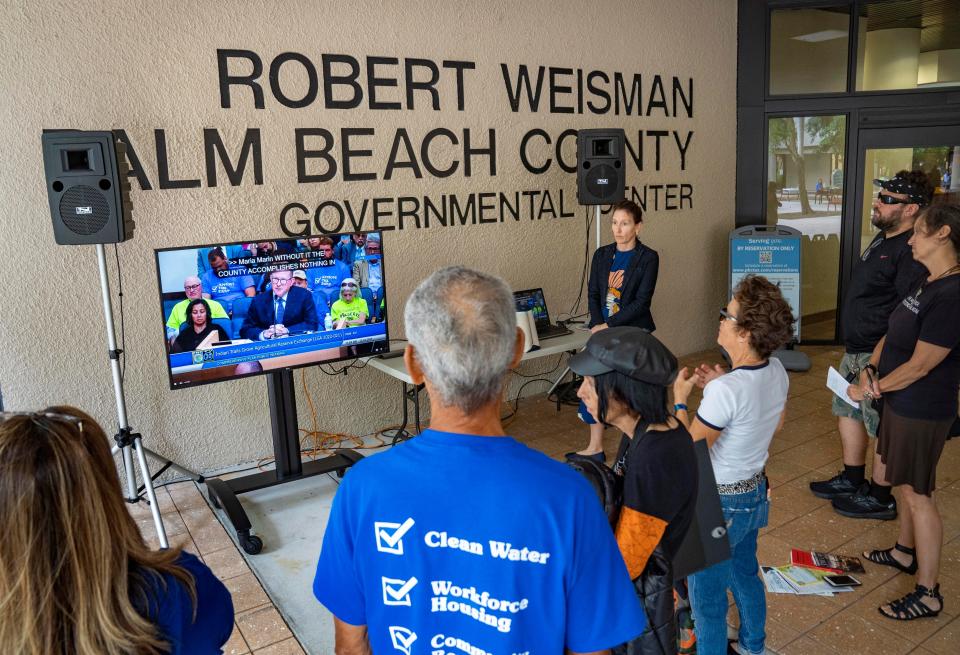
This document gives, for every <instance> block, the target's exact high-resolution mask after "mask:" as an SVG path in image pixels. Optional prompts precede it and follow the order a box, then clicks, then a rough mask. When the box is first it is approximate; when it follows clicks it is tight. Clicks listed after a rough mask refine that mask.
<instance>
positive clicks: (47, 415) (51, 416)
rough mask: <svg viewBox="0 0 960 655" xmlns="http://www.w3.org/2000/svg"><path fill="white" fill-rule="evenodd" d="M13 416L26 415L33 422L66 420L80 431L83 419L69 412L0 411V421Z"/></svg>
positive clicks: (81, 430)
mask: <svg viewBox="0 0 960 655" xmlns="http://www.w3.org/2000/svg"><path fill="white" fill-rule="evenodd" d="M15 416H26V417H29V418H30V419H31V420H33V421H34V422H37V421H40V420H42V419H46V420H49V421H67V422H69V423H73V424H75V425H76V426H77V429H79V430H80V432H83V420H82V419H81V418H80V417H78V416H72V415H70V414H56V413H54V412H0V422H2V421H6V420H7V419H11V418H13V417H15Z"/></svg>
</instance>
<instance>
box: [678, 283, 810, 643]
mask: <svg viewBox="0 0 960 655" xmlns="http://www.w3.org/2000/svg"><path fill="white" fill-rule="evenodd" d="M793 322H794V320H793V314H792V313H791V311H790V305H789V304H787V301H786V300H784V298H783V294H781V293H780V289H779V288H778V287H777V286H776V285H775V284H773V283H771V282H770V281H769V280H767V279H766V278H764V277H760V276H754V275H748V276H747V277H745V278H743V280H742V281H741V282H740V284H738V285H737V288H736V289H735V290H734V293H733V298H732V299H731V300H730V302H729V303H728V304H727V306H726V307H725V308H724V309H721V310H720V328H719V331H718V335H717V342H718V343H719V344H720V345H721V346H722V347H723V348H724V349H725V350H726V351H727V353H728V354H729V356H730V359H731V361H732V363H733V368H732V369H731V370H730V372H729V373H725V374H722V371H721V370H718V369H716V368H714V369H709V368H707V367H706V366H700V367H699V368H698V369H697V371H696V372H695V373H694V374H693V375H689V374H688V373H687V370H686V369H684V370H682V371H680V373H679V374H678V375H677V380H676V382H675V383H674V385H673V396H674V402H675V403H676V404H675V405H674V411H675V412H676V415H677V418H678V419H680V420H681V421H683V422H684V424H685V425H688V426H689V429H690V433H691V434H692V435H693V438H694V439H695V440H699V439H705V440H706V441H707V445H708V446H709V448H710V462H711V464H712V465H713V473H714V476H715V477H716V479H717V491H718V492H719V493H720V505H721V507H722V508H723V516H724V518H725V519H726V521H727V536H728V538H729V540H730V549H731V558H730V559H729V560H726V561H725V562H721V563H719V564H715V565H713V566H711V567H709V568H707V569H704V570H703V571H700V572H698V573H694V574H693V575H691V576H689V577H688V578H687V582H688V583H689V585H690V604H691V606H692V607H693V617H694V624H695V626H696V633H697V651H698V652H702V653H711V654H712V653H725V652H726V649H727V609H728V607H727V589H731V590H733V598H734V601H735V602H736V604H737V611H738V612H739V614H740V633H739V640H738V644H737V648H738V651H739V652H740V653H750V654H751V655H752V654H754V653H764V652H766V651H765V649H764V642H765V640H766V634H765V632H764V628H765V625H766V621H767V604H766V597H765V596H764V587H763V582H761V581H760V578H759V577H758V575H757V574H758V572H759V568H760V567H759V564H758V563H757V536H758V533H759V531H760V528H762V527H765V526H766V525H767V518H768V515H769V509H770V503H769V501H768V499H767V479H766V476H765V475H764V472H763V467H764V465H765V464H766V462H767V456H768V450H769V447H770V441H771V440H772V439H773V435H774V434H775V433H776V432H777V431H779V430H780V428H781V427H782V426H783V418H784V407H785V406H786V402H787V392H788V390H789V385H790V383H789V380H788V378H787V372H786V370H785V369H784V368H783V365H782V364H781V363H780V362H779V360H777V359H775V358H771V357H770V353H772V352H773V351H774V350H776V349H777V348H779V347H780V346H782V345H783V344H784V343H786V341H787V340H788V339H789V338H790V337H791V336H792V325H793ZM694 384H697V385H704V388H703V400H702V401H701V403H700V407H698V408H697V413H696V415H695V416H694V418H693V419H692V420H690V419H689V418H688V415H687V404H686V403H687V398H688V397H689V395H690V392H691V391H692V390H693V386H694Z"/></svg>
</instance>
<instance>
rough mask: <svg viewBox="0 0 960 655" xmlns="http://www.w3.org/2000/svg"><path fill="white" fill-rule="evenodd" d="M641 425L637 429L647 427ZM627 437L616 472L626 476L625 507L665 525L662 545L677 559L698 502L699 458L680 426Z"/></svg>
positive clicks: (685, 431)
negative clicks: (658, 520) (676, 556)
mask: <svg viewBox="0 0 960 655" xmlns="http://www.w3.org/2000/svg"><path fill="white" fill-rule="evenodd" d="M645 428H646V426H645V425H643V424H641V425H639V426H638V431H639V430H642V429H645ZM633 441H635V442H636V443H633V442H632V441H631V440H630V439H628V438H627V437H626V435H624V437H623V438H622V439H621V440H620V450H619V451H618V452H617V463H616V464H615V466H614V471H615V472H616V473H618V474H620V475H622V476H623V505H624V507H629V508H630V509H633V510H636V511H638V512H641V513H643V514H646V515H647V516H652V517H655V518H658V519H660V520H661V521H664V522H665V523H666V524H667V527H666V529H665V530H664V533H663V537H662V538H661V539H660V544H661V546H662V547H663V552H664V554H665V555H666V556H667V557H668V558H669V559H673V557H674V555H676V553H677V549H678V548H679V547H680V543H681V542H682V541H683V537H684V535H686V533H687V528H689V527H690V522H691V521H692V520H693V515H694V511H695V509H696V500H697V481H698V479H699V477H698V474H697V456H696V454H695V453H694V451H693V440H692V439H691V437H690V433H689V432H687V429H686V428H685V427H683V426H682V425H680V426H678V427H676V428H674V429H672V430H664V431H662V432H659V431H655V430H649V431H647V432H642V433H640V434H636V435H634V438H633Z"/></svg>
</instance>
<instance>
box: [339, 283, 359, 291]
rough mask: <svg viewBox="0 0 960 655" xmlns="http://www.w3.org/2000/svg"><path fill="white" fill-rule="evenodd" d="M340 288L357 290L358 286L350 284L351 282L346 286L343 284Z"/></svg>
mask: <svg viewBox="0 0 960 655" xmlns="http://www.w3.org/2000/svg"><path fill="white" fill-rule="evenodd" d="M340 288H341V289H356V288H357V285H356V284H350V283H349V282H345V283H344V284H341V285H340Z"/></svg>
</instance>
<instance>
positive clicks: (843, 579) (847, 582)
mask: <svg viewBox="0 0 960 655" xmlns="http://www.w3.org/2000/svg"><path fill="white" fill-rule="evenodd" d="M823 580H824V582H826V583H827V584H828V585H830V586H831V587H859V586H860V581H859V580H857V579H856V578H855V577H853V576H852V575H825V576H823Z"/></svg>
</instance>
